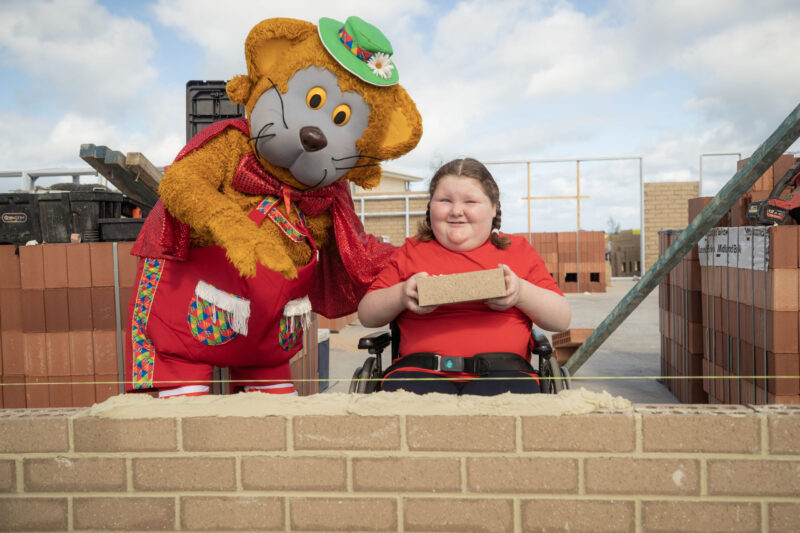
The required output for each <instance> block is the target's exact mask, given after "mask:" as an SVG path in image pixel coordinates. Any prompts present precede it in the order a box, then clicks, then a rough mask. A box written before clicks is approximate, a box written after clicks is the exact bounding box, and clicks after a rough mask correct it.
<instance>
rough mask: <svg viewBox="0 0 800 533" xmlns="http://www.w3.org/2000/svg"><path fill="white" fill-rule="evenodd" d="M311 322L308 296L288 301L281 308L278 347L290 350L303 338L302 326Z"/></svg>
mask: <svg viewBox="0 0 800 533" xmlns="http://www.w3.org/2000/svg"><path fill="white" fill-rule="evenodd" d="M310 322H311V302H310V301H309V299H308V296H304V297H303V298H297V299H296V300H290V301H289V302H287V303H286V305H285V306H284V308H283V316H282V317H281V320H280V323H279V329H278V345H279V346H280V347H281V348H283V349H284V350H286V351H289V350H291V349H292V348H294V347H295V346H296V345H297V342H298V341H299V340H300V339H301V338H302V336H303V326H306V327H307V326H308V325H309V323H310Z"/></svg>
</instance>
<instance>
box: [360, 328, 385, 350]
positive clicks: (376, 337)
mask: <svg viewBox="0 0 800 533" xmlns="http://www.w3.org/2000/svg"><path fill="white" fill-rule="evenodd" d="M391 343H392V334H391V333H390V332H388V331H376V332H374V333H370V334H369V335H365V336H363V337H361V338H360V339H358V349H359V350H367V351H368V352H369V353H371V354H376V353H377V354H380V353H381V352H382V351H383V350H384V349H385V348H386V347H387V346H389V345H390V344H391Z"/></svg>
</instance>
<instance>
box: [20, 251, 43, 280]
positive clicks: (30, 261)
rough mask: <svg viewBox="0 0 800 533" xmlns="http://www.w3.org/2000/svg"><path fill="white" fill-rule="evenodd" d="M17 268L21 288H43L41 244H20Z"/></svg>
mask: <svg viewBox="0 0 800 533" xmlns="http://www.w3.org/2000/svg"><path fill="white" fill-rule="evenodd" d="M19 268H20V278H21V282H22V284H21V285H22V288H23V289H36V290H42V289H44V262H43V259H42V247H41V246H20V247H19Z"/></svg>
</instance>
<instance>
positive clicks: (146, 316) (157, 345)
mask: <svg viewBox="0 0 800 533" xmlns="http://www.w3.org/2000/svg"><path fill="white" fill-rule="evenodd" d="M391 55H392V47H391V44H390V43H389V41H388V40H387V39H386V37H385V36H384V35H383V34H382V33H381V32H380V30H378V29H377V28H376V27H374V26H372V25H370V24H368V23H367V22H365V21H363V20H362V19H360V18H358V17H349V18H348V19H347V20H346V21H345V22H338V21H336V20H333V19H327V18H323V19H321V20H320V21H319V25H318V26H315V25H314V24H311V23H309V22H304V21H300V20H294V19H285V18H275V19H268V20H264V21H262V22H261V23H259V24H258V25H256V26H255V27H254V28H253V29H252V30H251V31H250V33H249V35H248V36H247V39H246V41H245V58H246V61H247V75H246V76H244V75H242V76H235V77H234V78H233V79H232V80H231V81H230V82H228V84H227V87H226V89H227V93H228V96H229V98H230V99H231V101H233V102H235V103H240V104H244V106H245V109H246V112H247V119H246V120H245V119H234V120H227V121H221V122H217V123H214V124H212V125H210V126H207V127H206V128H205V129H203V130H202V131H201V132H200V133H198V134H197V135H196V136H195V137H194V138H193V139H192V140H191V141H190V142H189V143H188V144H187V146H186V147H184V148H183V150H181V152H180V153H179V154H178V156H177V157H176V159H175V161H174V163H173V164H172V165H171V166H170V167H169V168H168V169H167V170H166V172H165V174H164V177H163V179H162V182H161V184H160V186H159V195H160V200H159V201H158V203H157V204H156V206H155V207H154V209H153V210H152V211H151V213H150V215H149V216H148V218H147V220H146V221H145V224H144V226H143V228H142V231H141V233H140V235H139V238H138V239H137V241H136V243H135V245H134V247H133V250H132V252H131V253H132V254H133V255H135V256H138V257H139V258H140V259H139V268H138V273H137V278H136V279H137V285H136V286H135V287H134V290H133V295H132V298H131V303H130V305H129V308H128V316H129V327H127V328H126V330H127V332H126V337H127V338H126V343H125V345H126V346H125V352H126V364H125V368H126V382H127V386H126V389H127V390H128V391H151V392H152V391H158V394H159V396H161V397H167V396H174V395H199V394H208V392H209V390H210V384H211V378H212V375H213V369H214V367H227V368H228V369H229V371H230V380H231V389H232V390H245V391H249V390H260V391H263V392H272V393H295V391H294V387H293V386H292V382H291V374H290V369H289V360H290V359H291V357H292V356H293V355H294V354H295V353H296V352H297V351H298V350H299V349H300V348H301V345H302V340H301V339H302V331H303V325H304V324H305V325H307V324H308V318H309V317H310V312H311V311H312V309H313V310H314V311H315V312H317V313H320V314H322V315H324V316H327V317H330V318H335V317H339V316H344V315H347V314H350V313H352V312H354V311H355V310H356V309H357V306H358V302H359V300H360V298H361V297H362V296H363V294H364V292H365V291H366V289H367V288H368V287H369V285H370V284H371V282H372V280H373V279H374V278H375V276H377V274H378V272H380V270H381V269H382V268H383V266H384V265H385V264H386V262H387V261H388V259H389V257H390V256H391V254H392V253H393V250H394V249H393V247H392V246H391V245H388V244H384V243H380V242H378V240H377V239H375V237H373V236H371V235H366V234H365V233H364V228H363V225H362V224H361V221H360V220H359V218H358V217H357V216H356V213H355V211H354V208H353V200H352V198H351V196H350V183H351V182H352V183H355V184H357V185H359V186H361V187H364V188H371V187H374V186H376V185H377V184H378V182H379V181H380V177H381V173H380V166H379V164H380V162H381V161H383V160H386V159H392V158H396V157H399V156H401V155H403V154H405V153H407V152H408V151H410V150H411V149H412V148H414V146H416V144H417V142H418V141H419V139H420V137H421V135H422V119H421V117H420V115H419V112H418V111H417V109H416V106H415V105H414V102H413V101H412V100H411V98H410V97H409V96H408V94H407V93H406V91H405V90H404V89H403V88H402V87H401V86H400V85H398V84H397V82H398V72H397V67H396V66H395V64H394V62H393V61H392V57H391Z"/></svg>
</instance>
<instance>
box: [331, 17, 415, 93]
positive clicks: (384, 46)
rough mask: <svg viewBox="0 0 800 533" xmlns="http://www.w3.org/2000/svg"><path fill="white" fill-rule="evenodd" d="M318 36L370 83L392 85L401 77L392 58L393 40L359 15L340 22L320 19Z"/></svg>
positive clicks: (343, 64)
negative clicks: (391, 41) (390, 40)
mask: <svg viewBox="0 0 800 533" xmlns="http://www.w3.org/2000/svg"><path fill="white" fill-rule="evenodd" d="M319 37H320V39H322V44H323V45H324V46H325V48H326V49H327V50H328V52H329V53H330V54H331V55H332V56H333V57H334V59H336V61H338V62H339V64H341V65H342V66H343V67H344V68H346V69H347V70H349V71H350V72H352V73H353V74H355V75H356V76H358V77H359V78H361V79H362V80H364V81H365V82H367V83H370V84H372V85H394V84H396V83H397V82H398V81H399V80H400V77H399V75H398V73H397V67H396V66H395V64H394V62H393V61H392V53H393V51H392V44H391V43H390V42H389V39H387V38H386V36H384V35H383V33H381V30H379V29H378V28H376V27H375V26H373V25H372V24H369V23H368V22H365V21H363V20H362V19H360V18H358V17H347V20H346V21H345V22H344V24H342V23H341V22H339V21H338V20H334V19H330V18H324V17H323V18H321V19H319Z"/></svg>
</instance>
